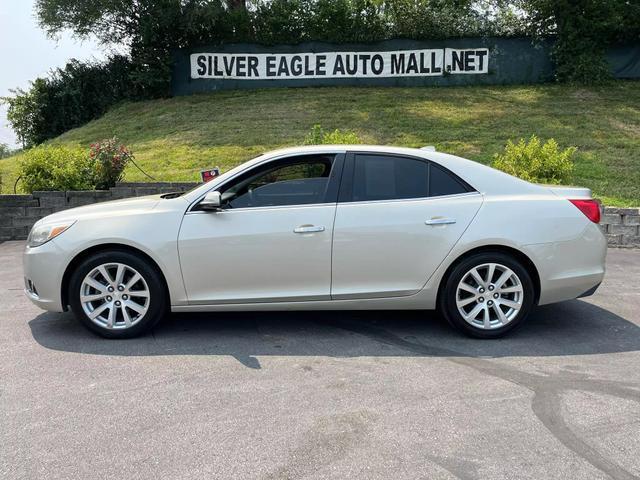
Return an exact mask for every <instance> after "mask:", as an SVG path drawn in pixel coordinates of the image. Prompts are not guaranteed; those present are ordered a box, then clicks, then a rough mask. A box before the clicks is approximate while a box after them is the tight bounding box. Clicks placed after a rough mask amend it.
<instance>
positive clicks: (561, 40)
mask: <svg viewBox="0 0 640 480" xmlns="http://www.w3.org/2000/svg"><path fill="white" fill-rule="evenodd" d="M521 6H522V9H523V10H524V11H525V12H526V14H527V16H528V18H527V21H528V24H529V29H530V31H531V32H532V33H533V34H534V35H538V36H548V35H555V36H556V37H557V38H556V44H555V46H554V60H555V63H556V75H557V77H558V79H559V80H563V81H576V82H580V83H597V82H600V81H603V80H605V79H607V78H608V77H609V76H610V73H609V66H608V65H607V63H606V59H605V52H606V50H607V47H608V46H609V45H610V44H611V43H613V42H625V41H632V40H635V41H637V40H638V39H640V2H637V1H634V2H630V1H628V0H523V1H522V2H521Z"/></svg>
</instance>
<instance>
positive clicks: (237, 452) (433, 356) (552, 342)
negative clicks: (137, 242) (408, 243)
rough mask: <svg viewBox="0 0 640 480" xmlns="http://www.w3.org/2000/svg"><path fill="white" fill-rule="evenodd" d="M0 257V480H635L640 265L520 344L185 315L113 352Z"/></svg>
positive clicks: (367, 316) (413, 329)
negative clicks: (33, 297)
mask: <svg viewBox="0 0 640 480" xmlns="http://www.w3.org/2000/svg"><path fill="white" fill-rule="evenodd" d="M22 249H23V243H22V242H6V243H2V244H0V478H2V479H18V478H20V479H22V478H33V479H58V478H59V479H72V478H77V479H93V478H96V479H127V480H134V479H153V480H157V479H165V478H166V479H199V480H200V479H224V480H230V479H242V480H246V479H301V478H305V479H350V480H351V479H392V480H402V479H455V478H458V479H475V478H478V479H507V478H511V479H525V478H531V479H556V478H557V479H570V478H576V479H605V478H615V479H631V478H640V251H638V250H635V251H634V250H616V249H612V250H610V251H609V255H608V260H607V269H608V271H607V275H606V278H605V281H604V283H603V284H602V286H601V288H600V289H599V290H598V292H597V293H596V295H594V296H593V297H589V298H585V299H581V300H574V301H570V302H565V303H562V304H558V305H550V306H545V307H540V308H538V309H537V310H536V311H535V312H534V313H533V315H532V316H531V317H530V319H529V321H528V323H527V324H526V325H524V326H523V327H522V328H521V329H519V330H518V331H517V332H515V333H514V334H513V335H511V336H509V337H507V338H505V339H501V340H492V341H486V340H485V341H483V340H474V339H469V338H466V337H463V336H460V335H459V334H458V333H457V332H455V331H453V330H452V329H451V328H450V327H449V326H448V325H447V324H446V322H445V321H444V320H442V319H441V318H439V317H438V316H437V315H436V314H434V313H430V312H366V311H357V312H295V313H294V312H289V313H277V312H276V313H255V312H254V313H223V314H220V313H216V314H188V315H187V314H181V315H172V316H171V317H170V318H169V319H167V320H166V321H165V322H163V323H161V324H160V325H159V326H158V327H157V328H156V329H155V331H154V332H153V334H152V335H148V336H146V337H143V338H139V339H133V340H122V341H113V340H111V341H109V340H103V339H101V338H99V337H96V336H95V335H93V334H91V333H89V332H88V331H86V330H84V329H83V328H82V327H81V326H80V325H79V324H78V323H77V322H76V321H75V320H74V318H73V317H72V315H71V314H69V313H64V314H57V313H46V312H43V311H41V310H39V309H38V308H36V307H35V306H33V305H32V304H31V303H30V302H29V301H28V300H27V299H26V298H25V297H24V296H23V293H22V284H23V283H22V267H21V258H20V256H21V251H22Z"/></svg>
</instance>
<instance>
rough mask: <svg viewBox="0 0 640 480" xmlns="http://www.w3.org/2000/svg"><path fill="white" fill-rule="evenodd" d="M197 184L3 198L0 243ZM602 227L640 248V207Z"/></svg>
mask: <svg viewBox="0 0 640 480" xmlns="http://www.w3.org/2000/svg"><path fill="white" fill-rule="evenodd" d="M195 185H196V184H195V183H176V182H172V183H163V182H157V183H118V184H117V185H116V186H115V187H113V188H111V189H110V190H92V191H82V192H33V194H32V195H0V241H3V240H24V239H25V238H27V235H29V230H31V227H32V226H33V224H34V223H35V222H36V221H38V220H39V219H41V218H42V217H45V216H47V215H50V214H52V213H54V212H59V211H61V210H66V209H67V208H73V207H79V206H82V205H88V204H91V203H97V202H104V201H107V200H116V199H121V198H128V197H139V196H142V195H154V194H158V193H169V192H176V191H184V190H188V189H190V188H192V187H194V186H195ZM600 228H601V229H602V231H603V233H604V234H605V235H606V237H607V241H608V243H609V246H612V247H631V248H633V247H635V248H640V208H615V207H604V208H603V211H602V220H601V221H600Z"/></svg>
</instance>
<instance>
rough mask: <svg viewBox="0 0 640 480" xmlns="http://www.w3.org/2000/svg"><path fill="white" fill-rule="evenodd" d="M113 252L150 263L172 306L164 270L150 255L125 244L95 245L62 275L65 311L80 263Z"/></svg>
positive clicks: (61, 288)
mask: <svg viewBox="0 0 640 480" xmlns="http://www.w3.org/2000/svg"><path fill="white" fill-rule="evenodd" d="M113 250H117V251H120V252H127V253H131V254H134V255H137V256H139V257H142V258H143V259H144V260H146V261H148V262H149V264H150V265H151V266H152V267H153V268H154V269H156V270H157V272H158V274H159V275H160V278H161V279H162V283H163V285H164V289H165V294H166V298H167V302H168V304H169V305H170V304H171V303H170V299H171V297H170V295H171V294H170V291H169V286H168V284H167V279H166V278H165V275H164V273H163V271H162V269H161V268H160V266H159V265H158V262H156V261H155V260H154V259H153V258H152V257H151V256H150V255H149V254H148V253H145V252H144V251H142V250H140V249H139V248H136V247H132V246H131V245H126V244H124V243H102V244H99V245H93V246H91V247H89V248H86V249H85V250H82V251H81V252H79V253H77V254H76V256H75V257H73V259H72V260H71V261H70V262H69V264H68V265H67V268H66V269H65V271H64V274H63V275H62V282H61V284H60V299H61V301H62V308H64V309H65V311H66V310H67V307H68V305H69V282H70V280H71V275H72V274H73V272H74V271H75V269H76V268H77V267H78V265H80V263H82V262H83V261H84V260H85V259H87V258H89V257H90V256H92V255H95V254H96V253H100V252H105V251H113Z"/></svg>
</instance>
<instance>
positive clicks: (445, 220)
mask: <svg viewBox="0 0 640 480" xmlns="http://www.w3.org/2000/svg"><path fill="white" fill-rule="evenodd" d="M424 223H425V224H427V225H451V224H452V223H456V220H455V218H431V219H429V220H427V221H425V222H424Z"/></svg>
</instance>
